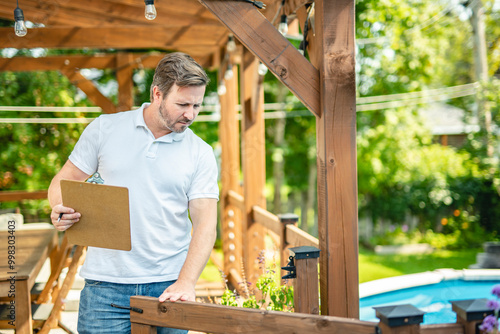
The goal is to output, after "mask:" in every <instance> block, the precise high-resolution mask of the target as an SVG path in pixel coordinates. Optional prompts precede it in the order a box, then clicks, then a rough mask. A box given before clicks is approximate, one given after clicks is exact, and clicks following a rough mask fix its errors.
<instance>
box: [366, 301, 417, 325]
mask: <svg viewBox="0 0 500 334" xmlns="http://www.w3.org/2000/svg"><path fill="white" fill-rule="evenodd" d="M374 309H375V313H376V315H377V318H379V319H380V321H381V322H383V323H384V324H386V325H387V326H389V327H397V326H406V325H414V324H420V323H421V322H423V321H424V314H425V312H422V311H420V310H419V309H418V308H416V307H415V306H413V305H410V304H404V305H393V306H381V307H374Z"/></svg>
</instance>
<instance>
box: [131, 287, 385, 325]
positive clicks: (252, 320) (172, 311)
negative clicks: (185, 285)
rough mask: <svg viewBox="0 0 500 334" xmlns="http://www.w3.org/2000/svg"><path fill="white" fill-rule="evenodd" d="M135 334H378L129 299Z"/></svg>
mask: <svg viewBox="0 0 500 334" xmlns="http://www.w3.org/2000/svg"><path fill="white" fill-rule="evenodd" d="M130 306H131V307H132V308H133V309H132V310H131V311H130V321H131V323H132V333H133V334H145V333H148V334H151V333H156V329H155V328H154V327H153V326H161V327H172V328H180V329H187V330H194V331H201V332H207V333H214V334H217V333H220V334H223V333H259V334H266V333H269V334H278V333H287V334H288V333H325V334H326V333H349V334H375V333H376V328H377V326H376V324H375V323H372V322H366V321H360V320H354V319H345V318H339V317H329V316H319V315H310V314H302V313H287V312H278V311H263V310H255V309H245V308H240V307H230V306H221V305H215V304H204V303H193V302H175V303H171V302H164V303H160V302H158V299H157V298H152V297H144V296H134V297H132V298H131V299H130Z"/></svg>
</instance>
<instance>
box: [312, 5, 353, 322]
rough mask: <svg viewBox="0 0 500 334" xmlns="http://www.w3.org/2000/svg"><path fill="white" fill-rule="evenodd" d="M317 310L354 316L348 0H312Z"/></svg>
mask: <svg viewBox="0 0 500 334" xmlns="http://www.w3.org/2000/svg"><path fill="white" fill-rule="evenodd" d="M315 6H316V7H315V24H316V29H315V31H316V38H317V39H318V41H319V43H318V44H317V48H316V50H314V51H315V53H316V55H317V58H318V59H319V60H320V61H319V69H320V77H321V81H320V82H321V86H320V88H321V113H320V114H321V117H318V118H317V126H316V129H317V165H318V230H319V231H318V232H319V242H320V249H321V253H320V254H321V255H320V271H321V279H320V291H321V309H322V312H321V314H325V315H326V314H328V315H335V316H340V317H347V318H358V317H359V292H358V229H357V226H358V198H357V195H358V194H357V166H356V84H355V69H354V66H355V47H354V20H355V16H354V6H355V1H354V0H331V1H329V0H316V1H315Z"/></svg>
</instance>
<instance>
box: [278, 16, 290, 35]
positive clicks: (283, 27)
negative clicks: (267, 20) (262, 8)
mask: <svg viewBox="0 0 500 334" xmlns="http://www.w3.org/2000/svg"><path fill="white" fill-rule="evenodd" d="M287 21H288V20H287V17H286V15H285V14H283V15H281V20H280V24H279V26H278V30H279V32H280V33H281V34H282V35H283V36H285V35H286V34H287V33H288V22H287Z"/></svg>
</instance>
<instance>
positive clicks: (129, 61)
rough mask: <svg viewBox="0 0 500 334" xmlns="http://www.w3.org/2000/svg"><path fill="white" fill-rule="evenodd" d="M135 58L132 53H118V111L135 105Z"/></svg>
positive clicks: (129, 108)
mask: <svg viewBox="0 0 500 334" xmlns="http://www.w3.org/2000/svg"><path fill="white" fill-rule="evenodd" d="M133 60H134V57H133V55H132V54H130V53H123V52H119V53H118V55H117V61H116V67H117V69H116V81H117V82H118V106H117V108H116V111H127V110H131V109H132V106H133V105H134V81H133V80H132V76H133V74H134V71H133V68H134V67H133V66H132V65H133Z"/></svg>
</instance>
